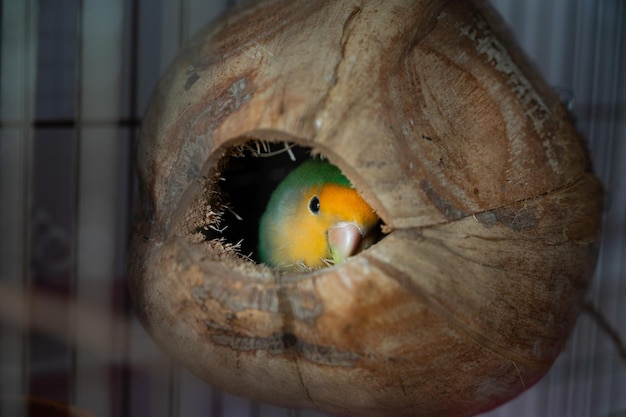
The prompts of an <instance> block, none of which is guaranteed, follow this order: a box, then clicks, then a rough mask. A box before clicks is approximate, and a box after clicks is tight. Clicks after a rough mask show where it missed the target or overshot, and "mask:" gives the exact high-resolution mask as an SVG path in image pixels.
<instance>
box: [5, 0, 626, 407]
mask: <svg viewBox="0 0 626 417" xmlns="http://www.w3.org/2000/svg"><path fill="white" fill-rule="evenodd" d="M236 3H242V1H235V0H107V1H101V0H82V1H81V0H41V1H36V0H3V1H2V15H1V22H2V26H1V44H0V45H1V46H0V48H1V50H0V63H1V67H0V79H1V90H0V135H1V136H0V399H2V400H4V401H0V403H1V405H0V415H1V416H2V417H4V416H11V417H12V416H13V415H20V414H19V412H18V413H17V414H14V410H15V408H11V407H12V405H11V404H13V403H12V399H15V398H19V397H20V396H22V395H25V394H27V395H32V396H36V397H39V398H45V399H50V400H55V401H59V402H62V403H71V404H75V405H76V406H78V407H81V408H83V409H85V410H89V411H91V412H92V413H94V414H95V415H97V416H100V417H108V416H111V417H116V416H148V417H161V416H163V417H166V416H167V417H176V416H181V417H187V416H199V415H202V416H208V417H221V416H224V417H227V416H237V417H238V416H250V417H259V416H267V417H270V416H271V417H274V416H278V417H281V416H284V417H287V416H302V417H314V416H318V417H320V416H322V414H319V413H316V412H311V411H296V410H285V409H280V408H277V407H274V406H270V405H265V404H259V403H256V402H254V401H249V400H247V399H242V398H237V397H234V396H231V395H229V394H227V393H224V392H221V391H220V390H218V389H215V388H212V387H210V386H208V385H206V384H205V383H203V382H202V381H199V380H198V379H197V378H195V377H194V376H193V375H191V374H190V373H189V372H188V371H186V370H184V369H181V368H180V367H178V366H177V365H176V364H174V363H172V362H171V361H170V360H169V359H168V358H166V357H165V356H163V355H162V354H160V353H159V351H158V350H157V348H156V347H155V346H154V345H153V344H152V342H151V340H150V338H149V337H148V336H147V334H146V333H145V332H144V330H143V329H142V327H141V326H140V325H139V324H138V322H137V321H136V319H135V318H134V317H133V313H132V307H131V306H130V304H129V300H128V297H127V294H126V287H125V285H126V263H127V258H126V256H127V247H128V242H129V232H130V230H131V220H132V212H133V207H134V205H135V204H136V201H135V198H136V192H135V189H136V179H135V177H134V171H133V165H134V157H135V155H134V153H135V148H136V144H137V140H138V132H139V129H140V128H141V118H142V116H143V114H144V112H145V110H146V107H147V104H148V102H149V99H150V95H151V92H152V90H153V88H154V87H155V85H156V82H157V80H158V79H159V77H160V75H161V74H162V73H163V71H164V70H165V68H166V66H167V65H168V63H169V62H170V61H171V59H172V58H173V57H174V55H175V54H176V52H177V50H178V49H179V48H180V46H181V44H183V43H184V42H185V40H186V39H187V38H188V37H189V36H190V35H192V34H193V33H194V32H195V31H196V30H198V29H199V28H201V27H202V26H203V25H205V24H206V23H207V22H209V21H211V20H213V19H215V18H217V17H218V16H219V14H220V13H222V12H223V11H224V10H225V9H227V8H229V7H234V6H236ZM493 4H494V5H495V7H496V8H497V9H498V10H499V11H500V12H501V13H502V15H503V17H504V18H505V20H506V21H507V22H508V23H509V24H510V26H511V28H512V30H513V32H514V33H515V35H516V37H517V39H518V40H519V42H520V43H521V45H522V47H523V48H524V49H525V50H526V52H527V53H528V55H529V56H530V57H531V59H532V60H533V61H534V62H535V63H536V65H537V66H538V68H539V70H540V71H541V72H542V73H543V74H544V76H545V77H546V78H547V80H548V82H549V83H550V84H551V85H553V86H554V87H555V88H556V89H557V90H558V91H559V92H560V94H561V95H562V97H563V99H564V100H566V101H567V102H568V103H569V104H570V105H571V108H572V111H573V113H574V114H575V117H576V120H577V124H578V127H579V129H580V131H581V132H582V134H583V135H584V137H586V138H587V141H588V146H589V149H590V152H591V157H592V159H593V163H594V166H595V170H596V172H597V174H598V176H599V177H600V178H601V180H602V181H603V183H604V185H605V187H606V190H607V205H606V210H605V213H604V215H605V223H604V231H603V235H602V242H601V251H600V258H599V263H598V267H597V272H596V276H595V278H594V281H593V285H592V287H591V290H590V292H589V301H590V302H592V303H593V304H594V305H595V306H596V307H597V309H598V310H599V311H601V313H602V314H603V315H604V316H605V317H606V318H607V319H608V321H609V322H610V323H611V324H612V325H613V326H615V328H616V329H617V330H618V331H619V332H620V333H621V335H622V337H626V223H625V222H626V75H625V74H626V26H625V20H626V2H624V1H623V0H533V1H523V2H522V1H518V0H494V1H493ZM12 410H13V411H12ZM484 416H488V417H504V416H510V417H522V416H528V417H531V416H532V417H542V416H558V417H560V416H567V417H626V363H624V362H623V361H621V360H620V358H619V353H618V351H617V349H616V347H615V345H614V344H613V343H612V342H611V340H610V338H609V337H608V336H607V334H606V333H605V332H603V331H601V330H600V328H599V327H598V324H597V322H596V321H594V320H593V319H592V318H591V317H590V315H588V314H583V315H582V316H581V317H580V319H579V320H578V324H577V326H576V328H575V330H574V332H573V334H572V335H571V337H570V339H569V341H568V343H567V346H566V348H565V350H564V352H563V353H562V355H561V356H560V357H559V359H558V360H557V361H556V363H555V364H554V366H553V368H552V369H551V371H550V372H549V374H548V375H547V376H546V377H545V378H544V379H543V380H542V381H541V382H540V383H538V384H537V385H536V386H534V387H532V388H531V389H529V390H528V391H527V392H525V393H524V394H522V395H521V396H520V397H518V398H516V399H515V400H513V401H511V402H509V403H508V404H505V405H503V406H502V407H500V408H498V409H496V410H494V411H492V412H490V413H487V414H484Z"/></svg>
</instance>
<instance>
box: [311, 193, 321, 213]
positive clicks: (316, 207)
mask: <svg viewBox="0 0 626 417" xmlns="http://www.w3.org/2000/svg"><path fill="white" fill-rule="evenodd" d="M309 210H311V213H313V214H318V213H319V212H320V199H319V197H318V196H316V195H315V196H313V197H312V198H311V200H310V201H309Z"/></svg>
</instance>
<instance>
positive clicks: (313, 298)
mask: <svg viewBox="0 0 626 417" xmlns="http://www.w3.org/2000/svg"><path fill="white" fill-rule="evenodd" d="M266 143H273V144H274V145H273V147H274V148H280V147H281V146H283V145H282V144H283V143H288V144H297V145H299V146H302V147H305V148H309V149H311V152H313V153H321V154H323V155H325V156H326V157H327V158H328V159H329V160H330V161H331V162H332V163H334V164H335V165H337V166H338V167H339V168H340V169H341V170H342V172H343V173H344V174H345V175H346V176H347V177H348V178H349V179H350V181H351V182H352V184H353V185H354V186H355V188H356V189H357V190H358V191H359V192H360V193H361V195H362V196H363V198H364V199H365V200H366V201H367V202H368V203H369V204H370V205H371V206H372V207H373V208H374V209H375V210H376V212H377V214H378V215H379V216H380V217H381V219H382V220H383V221H384V223H385V231H386V232H387V235H386V236H385V238H384V239H382V240H381V241H380V242H378V243H377V244H375V245H373V246H372V247H370V248H369V249H367V250H365V251H364V252H362V253H360V254H358V255H357V256H353V257H351V258H349V259H348V260H347V261H346V262H344V263H343V264H341V265H339V266H335V267H331V268H325V269H322V270H319V271H315V272H312V273H305V274H281V273H279V272H277V271H275V270H272V269H271V268H268V267H266V266H264V265H261V264H259V263H257V262H255V260H254V254H253V253H251V252H250V251H249V250H248V249H246V248H245V245H246V239H245V236H250V235H247V232H246V228H243V229H241V230H242V233H243V235H244V238H243V239H240V238H239V237H238V236H237V234H236V233H234V232H232V234H229V233H231V231H232V230H233V229H234V228H236V226H235V224H237V222H239V221H240V220H237V216H239V217H241V218H242V219H243V220H241V221H243V222H245V221H247V220H246V216H243V215H241V213H239V212H238V210H237V207H236V206H237V204H234V203H235V202H236V201H237V199H239V198H241V196H242V195H243V196H247V195H248V194H251V192H250V191H249V190H253V189H254V186H251V188H246V187H244V186H243V185H241V186H236V187H232V186H230V187H229V185H228V183H229V178H231V179H232V178H233V177H234V176H233V172H235V171H237V172H245V171H246V169H248V164H250V167H251V166H252V165H253V163H252V162H250V161H252V160H253V159H254V158H252V157H251V155H249V154H247V153H249V152H250V147H252V149H256V146H257V145H259V146H263V144H266ZM285 153H287V152H285ZM237 155H239V156H240V157H239V158H237V157H236V156H237ZM242 155H243V156H242ZM275 157H276V156H273V157H272V158H275ZM268 159H271V158H268ZM236 166H238V167H239V168H237V169H235V167H236ZM250 169H251V171H250V172H251V174H250V175H249V176H250V177H259V176H260V175H261V174H262V173H263V172H266V171H263V170H261V171H258V172H257V171H254V170H252V168H250ZM139 173H140V178H141V189H142V205H141V211H140V215H139V221H138V223H137V228H136V231H135V236H134V241H133V248H132V251H133V252H132V258H131V259H132V265H131V282H130V289H131V293H132V296H133V300H134V303H135V306H136V310H137V312H138V314H139V316H140V318H141V320H142V322H143V323H144V325H145V326H146V328H147V329H148V331H149V332H150V334H151V335H152V337H153V338H154V340H155V341H156V342H157V344H158V345H159V346H160V347H161V348H162V349H163V350H164V351H166V352H167V353H168V354H170V355H171V356H172V357H174V358H176V359H177V360H178V361H180V362H181V363H183V364H184V365H186V366H187V367H188V368H189V369H190V370H191V371H192V372H194V373H196V374H197V375H198V376H199V377H201V378H203V379H205V380H206V381H207V382H209V383H211V384H213V385H216V386H219V387H221V388H223V389H226V390H228V391H230V392H233V393H235V394H238V395H244V396H248V397H252V398H256V399H259V400H262V401H267V402H272V403H275V404H279V405H282V406H287V407H302V408H313V409H318V410H321V411H324V412H328V413H332V414H336V415H341V416H359V417H368V416H390V415H393V416H414V415H425V416H430V415H432V416H439V417H445V416H470V415H474V414H477V413H479V412H482V411H485V410H488V409H491V408H493V407H495V406H497V405H499V404H501V403H503V402H505V401H507V400H509V399H511V398H513V397H515V396H516V395H518V394H519V393H521V392H523V391H524V390H525V389H527V388H529V387H530V386H531V385H533V384H534V383H535V382H537V381H538V380H539V379H540V378H541V377H542V376H543V375H544V374H545V373H546V372H547V370H548V369H549V367H550V365H551V364H552V363H553V361H554V359H555V358H556V357H557V356H558V354H559V352H560V351H561V350H562V348H563V346H564V343H565V341H566V339H567V337H568V335H569V332H570V331H571V329H572V327H573V325H574V323H575V321H576V318H577V315H578V313H579V311H580V308H581V305H582V301H583V299H584V296H585V292H586V290H587V287H588V284H589V280H590V278H591V276H592V274H593V269H594V265H595V259H596V252H597V247H596V246H597V239H598V232H599V229H600V217H601V203H602V190H601V186H600V184H599V182H598V181H597V179H596V178H595V176H594V175H593V173H592V171H591V166H590V163H589V159H588V155H587V151H586V149H585V145H584V143H583V141H582V140H581V138H580V137H579V136H578V134H577V132H576V130H575V128H574V126H573V124H572V122H571V119H570V117H569V114H568V112H567V110H566V109H565V108H564V107H563V106H562V105H561V103H560V102H559V99H558V96H557V95H556V94H555V93H554V92H553V91H552V90H551V89H550V88H549V87H548V86H547V85H546V84H545V82H544V81H543V80H542V79H541V78H540V77H539V76H538V75H537V74H536V72H535V71H534V69H533V68H532V66H531V65H529V64H528V62H527V61H526V59H525V58H524V57H523V56H522V54H521V53H520V51H519V50H518V48H517V47H516V46H515V44H514V42H513V41H512V40H511V38H510V37H509V35H508V32H507V31H506V28H505V27H504V26H503V23H502V22H501V20H500V19H499V18H498V17H497V16H496V15H494V13H493V11H492V10H491V9H490V8H489V6H487V5H486V4H485V3H484V2H482V1H475V2H470V1H466V0H456V1H432V0H424V1H415V0H403V1H401V0H393V1H382V0H381V1H367V2H358V1H330V0H329V1H322V0H317V1H307V2H293V1H288V0H276V1H263V2H259V3H252V4H249V5H248V6H246V7H244V8H241V9H237V10H236V11H234V12H233V13H231V14H229V15H227V16H225V17H224V18H222V19H219V20H218V21H217V22H216V23H215V24H213V25H211V26H208V27H207V28H206V29H205V30H203V31H202V32H200V33H199V34H198V35H197V36H196V37H195V38H194V40H193V41H192V42H191V43H190V44H189V45H188V46H187V47H186V48H185V49H184V50H183V51H181V53H180V54H179V56H178V57H177V59H176V60H175V62H174V63H173V65H172V66H171V68H170V69H169V71H168V72H167V74H166V75H165V76H164V78H163V80H162V81H161V83H160V85H159V87H158V90H157V93H156V94H155V96H154V99H153V101H152V103H151V106H150V109H149V111H148V114H147V116H146V118H145V121H144V124H143V131H142V139H141V143H140V148H139ZM264 175H265V174H264ZM267 175H268V177H267V178H270V177H271V176H272V175H273V174H267ZM244 177H245V176H241V177H238V178H240V179H241V181H242V183H241V184H243V183H245V181H244ZM257 184H259V182H257ZM260 184H265V182H264V181H261V182H260ZM261 194H262V195H263V193H261ZM263 208H264V207H258V210H259V212H260V211H262V210H263ZM233 212H234V213H236V215H235V214H233ZM224 228H226V229H224Z"/></svg>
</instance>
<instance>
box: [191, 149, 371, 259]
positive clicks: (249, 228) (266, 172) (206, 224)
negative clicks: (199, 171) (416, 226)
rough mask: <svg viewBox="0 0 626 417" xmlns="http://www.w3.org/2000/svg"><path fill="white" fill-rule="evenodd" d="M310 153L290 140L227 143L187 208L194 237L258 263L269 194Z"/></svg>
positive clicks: (227, 253) (219, 252)
mask: <svg viewBox="0 0 626 417" xmlns="http://www.w3.org/2000/svg"><path fill="white" fill-rule="evenodd" d="M312 154H313V151H312V149H310V148H307V147H304V146H300V145H297V144H295V143H288V142H275V143H274V142H267V141H261V140H256V139H250V140H247V141H245V142H243V143H240V144H238V145H235V146H232V147H231V148H229V149H228V150H227V152H226V153H225V154H224V155H223V156H222V157H221V159H220V160H219V161H218V162H217V163H216V164H215V168H213V169H212V171H211V172H210V173H209V175H208V176H207V177H206V178H204V184H203V192H202V193H200V196H201V201H196V202H195V203H194V204H193V206H192V208H191V210H190V212H189V213H188V216H187V219H186V221H185V223H186V225H187V226H188V227H189V228H188V229H187V230H189V231H190V232H191V234H192V236H193V239H194V241H195V242H196V243H201V242H202V243H206V244H209V245H210V246H211V248H212V251H214V252H217V253H214V254H216V255H220V256H222V255H225V256H226V257H227V258H240V259H241V258H243V259H247V260H249V261H252V262H255V263H259V258H258V255H257V243H258V225H259V220H260V218H261V215H262V214H263V212H264V210H265V207H266V205H267V203H268V201H269V198H270V195H271V193H272V191H273V190H274V189H275V188H276V187H277V186H278V184H279V183H280V182H281V181H282V180H283V179H284V178H285V176H286V175H287V174H289V172H291V171H292V170H293V169H295V168H296V167H297V166H298V165H300V164H301V163H302V162H304V161H305V160H307V159H309V158H311V155H312ZM315 154H317V152H315ZM381 226H382V222H381ZM380 236H381V237H382V233H381V234H380Z"/></svg>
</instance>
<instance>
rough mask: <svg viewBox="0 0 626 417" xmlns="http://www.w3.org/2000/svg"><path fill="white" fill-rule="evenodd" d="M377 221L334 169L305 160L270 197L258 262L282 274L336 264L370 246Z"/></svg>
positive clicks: (262, 224) (319, 161)
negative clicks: (281, 271)
mask: <svg viewBox="0 0 626 417" xmlns="http://www.w3.org/2000/svg"><path fill="white" fill-rule="evenodd" d="M378 222H379V218H378V216H377V215H376V213H375V212H374V210H372V208H371V207H370V206H369V204H367V203H366V202H365V200H363V198H362V197H361V196H360V195H359V193H358V192H357V191H356V190H355V189H354V188H352V185H351V184H350V181H349V180H348V179H347V178H346V177H345V176H344V175H343V174H342V173H341V171H340V170H339V168H337V167H336V166H334V165H332V164H331V163H330V162H327V161H326V160H322V159H320V158H313V159H309V160H307V161H305V162H303V163H302V164H301V165H300V166H298V167H297V168H296V169H295V170H293V171H291V172H290V173H289V174H288V175H287V176H286V177H285V178H284V179H283V180H282V182H281V183H280V184H279V185H278V186H277V187H276V189H275V190H274V191H273V192H272V194H271V196H270V199H269V202H268V203H267V207H266V209H265V212H264V213H263V215H262V216H261V219H260V222H259V246H258V254H259V258H260V260H261V262H263V263H264V264H266V265H269V266H272V267H275V268H278V269H280V270H283V271H288V270H300V271H302V270H307V269H318V268H323V267H325V266H330V265H337V264H339V263H340V262H342V261H344V260H345V259H346V258H347V257H349V256H351V255H354V254H356V253H358V252H360V251H361V250H363V249H365V248H367V247H368V246H370V245H372V244H373V243H374V241H375V239H376V236H377V230H376V229H377V227H376V226H377V224H378ZM378 229H379V228H378Z"/></svg>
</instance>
